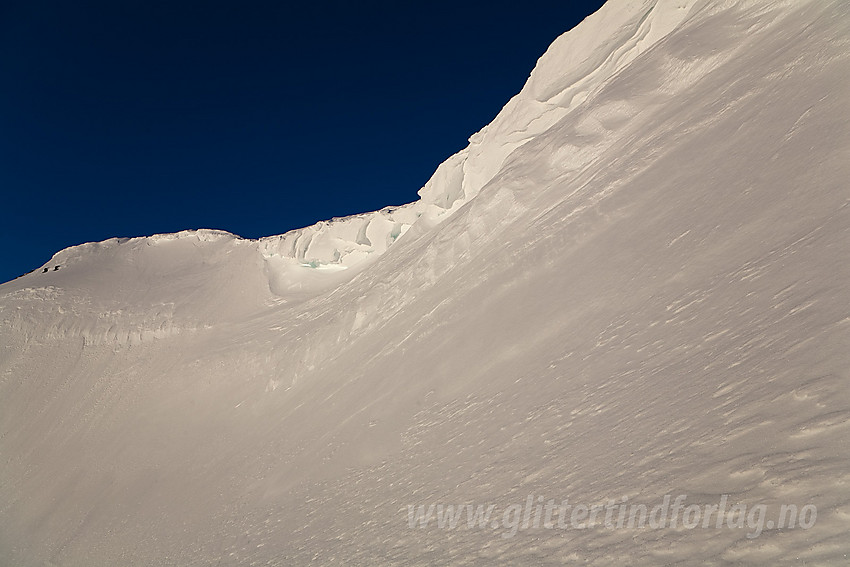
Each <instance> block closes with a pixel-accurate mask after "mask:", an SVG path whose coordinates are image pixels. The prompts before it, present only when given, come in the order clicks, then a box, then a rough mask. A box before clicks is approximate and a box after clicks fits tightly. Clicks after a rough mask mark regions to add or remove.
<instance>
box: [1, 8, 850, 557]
mask: <svg viewBox="0 0 850 567" xmlns="http://www.w3.org/2000/svg"><path fill="white" fill-rule="evenodd" d="M848 103H850V5H849V4H848V3H847V2H846V1H844V0H784V1H783V0H776V1H769V0H716V1H709V0H657V1H655V0H611V1H610V2H609V3H608V4H606V5H605V6H604V7H603V8H602V9H601V10H600V11H599V12H598V13H596V14H594V15H592V16H590V17H589V18H587V20H585V22H583V23H582V24H581V25H579V26H578V27H577V28H576V29H574V30H572V31H570V32H568V33H566V34H564V35H563V36H561V37H560V38H558V39H557V40H556V41H555V42H554V43H553V45H552V46H551V48H550V49H549V50H548V51H547V53H546V54H545V55H544V56H543V57H542V58H541V59H540V61H539V62H538V64H537V66H536V67H535V69H534V71H533V72H532V74H531V77H530V79H529V80H528V82H527V83H526V85H525V86H524V87H523V89H522V90H521V91H520V93H519V94H518V95H516V96H515V97H514V98H513V99H511V101H510V102H508V104H507V105H506V106H505V108H504V110H503V111H502V112H501V113H500V114H499V115H498V116H497V117H496V118H495V119H494V121H493V122H492V123H491V124H490V125H488V126H486V127H485V128H484V129H483V130H481V131H480V132H478V133H477V134H475V135H474V136H472V137H471V138H470V144H469V146H468V147H467V148H466V149H465V150H463V151H461V152H459V153H458V154H456V155H455V156H452V157H451V158H449V159H448V160H447V161H446V162H445V163H443V164H442V165H440V166H439V167H438V168H437V171H436V172H435V174H434V176H433V178H432V179H431V180H430V181H429V182H428V183H427V184H426V185H425V187H423V188H422V190H421V191H420V197H421V199H420V200H419V201H417V202H415V203H411V204H409V205H404V206H401V207H394V208H387V209H383V210H381V211H376V212H373V213H366V214H362V215H355V216H352V217H346V218H341V219H333V220H332V221H328V222H323V223H318V224H317V225H314V226H311V227H307V228H303V229H299V230H296V231H292V232H289V233H286V234H284V235H281V236H274V237H268V238H264V239H261V240H259V241H256V240H247V239H242V238H240V237H237V236H235V235H232V234H230V233H227V232H223V231H213V230H197V231H185V232H181V233H178V234H171V235H156V236H151V237H145V238H132V239H112V240H107V241H104V242H99V243H89V244H84V245H81V246H76V247H73V248H69V249H66V250H63V251H61V252H59V253H57V254H56V255H55V256H54V258H53V259H52V260H51V261H50V262H49V263H48V264H46V265H45V266H44V268H46V270H47V271H45V270H44V269H39V270H36V271H35V272H33V273H31V274H28V275H26V276H23V277H21V278H18V279H17V280H14V281H12V282H8V283H6V284H3V285H2V286H0V565H20V566H46V565H51V566H58V565H61V566H101V565H102V566H113V565H125V566H135V565H139V566H141V565H146V566H147V565H181V566H184V565H186V566H189V565H198V566H200V565H304V564H308V563H311V564H316V565H331V564H343V565H497V564H501V565H562V564H568V565H571V564H584V565H648V566H649V565H652V566H654V565H735V564H746V565H783V564H789V565H791V564H793V565H847V564H848V558H847V556H848V553H850V538H848V537H847V536H848V533H850V504H848V502H850V443H848V433H850V382H849V381H850V348H848V347H850V286H848V281H850V267H848V266H850V206H848V204H850V188H848V179H850V115H848V112H847V108H848ZM667 494H669V495H673V496H674V497H675V496H676V495H679V494H684V495H687V497H688V504H692V503H696V504H700V505H702V504H712V503H716V502H717V501H718V500H719V499H720V498H721V497H722V495H728V496H729V498H730V499H731V500H730V501H734V502H739V503H744V504H746V505H749V506H755V505H759V504H763V505H765V506H767V510H768V512H767V514H768V517H770V518H771V520H776V515H775V513H776V511H777V510H778V508H779V506H781V505H783V504H792V505H796V506H798V507H802V506H804V505H812V506H816V508H817V521H816V522H815V523H814V525H812V526H811V527H809V528H808V529H801V528H799V527H797V528H796V529H779V528H770V527H769V526H767V527H765V528H764V530H763V531H762V533H760V535H759V536H758V537H747V534H748V533H751V532H752V530H750V529H747V528H744V529H732V528H728V527H726V526H723V527H721V528H714V527H713V525H712V527H705V528H703V527H698V528H696V529H687V528H685V527H683V526H682V525H681V524H680V525H679V526H678V527H675V528H674V527H669V526H668V527H666V528H663V529H650V528H648V527H645V528H642V529H641V528H633V529H630V528H621V529H610V528H607V527H605V526H602V525H598V526H593V527H589V528H587V529H575V528H569V529H544V528H542V527H538V528H533V527H531V528H529V529H520V530H519V531H517V533H516V534H515V535H514V536H513V537H505V535H506V534H505V530H504V529H496V528H492V527H491V526H487V527H484V528H476V527H472V528H470V527H468V526H467V525H466V523H465V521H462V522H461V524H462V525H460V526H459V527H457V528H456V529H448V528H439V527H437V526H435V525H430V526H428V527H424V528H423V527H409V524H408V506H409V505H414V506H419V505H426V506H427V505H429V504H442V505H449V504H476V505H477V504H484V505H491V504H492V505H495V506H496V507H497V508H496V510H497V512H496V514H497V516H494V517H495V518H496V519H498V520H501V519H502V516H501V511H502V510H505V509H506V508H508V507H509V506H511V505H515V504H523V503H524V502H525V501H526V498H527V497H529V495H531V496H533V497H534V498H537V497H538V496H540V497H544V498H545V499H546V500H548V499H554V500H556V501H557V502H558V503H560V502H561V501H562V500H566V499H569V501H570V503H574V504H586V505H597V504H600V503H601V504H604V503H606V502H608V501H609V500H611V499H618V500H619V501H622V500H623V499H624V498H628V500H629V502H632V503H644V504H647V505H648V506H652V505H654V504H656V503H659V502H661V501H662V498H663V496H664V495H667Z"/></svg>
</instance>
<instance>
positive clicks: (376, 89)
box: [0, 0, 603, 281]
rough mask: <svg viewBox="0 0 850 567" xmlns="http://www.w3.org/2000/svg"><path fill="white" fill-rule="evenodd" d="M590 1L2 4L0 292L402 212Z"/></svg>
mask: <svg viewBox="0 0 850 567" xmlns="http://www.w3.org/2000/svg"><path fill="white" fill-rule="evenodd" d="M602 3H603V2H602V0H597V1H588V2H570V1H565V0H560V1H548V0H543V1H539V2H534V3H523V2H498V1H491V2H475V1H472V2H436V1H435V2H422V3H413V2H411V3H404V2H401V3H400V2H315V3H304V4H301V3H291V2H283V1H275V2H273V1H262V0H243V1H239V2H236V1H235V0H234V1H231V2H220V1H216V0H211V1H210V0H207V1H181V0H167V1H160V0H141V1H137V0H98V1H85V0H83V1H80V2H67V1H64V0H62V1H59V0H55V1H51V0H48V1H43V0H27V1H26V2H3V3H2V4H0V199H2V208H0V210H2V214H1V215H0V227H2V228H0V231H2V232H0V237H2V243H3V244H2V252H0V281H7V280H9V279H12V278H14V277H16V276H18V275H20V274H22V273H24V272H27V271H29V270H32V269H34V268H36V267H38V266H39V265H41V264H43V263H44V262H46V261H47V260H48V259H49V258H50V256H51V255H52V254H53V253H54V252H56V251H58V250H60V249H62V248H64V247H66V246H71V245H74V244H79V243H82V242H87V241H95V240H103V239H106V238H110V237H112V236H140V235H148V234H154V233H159V232H175V231H178V230H183V229H188V228H201V227H204V228H219V229H224V230H228V231H231V232H234V233H237V234H240V235H242V236H245V237H252V238H256V237H260V236H267V235H271V234H280V233H283V232H286V231H287V230H290V229H293V228H298V227H300V226H305V225H309V224H312V223H314V222H316V221H319V220H322V219H327V218H330V217H333V216H344V215H348V214H352V213H357V212H364V211H369V210H374V209H378V208H381V207H383V206H386V205H398V204H403V203H406V202H410V201H413V200H415V199H416V198H417V195H416V192H417V191H418V190H419V188H420V187H421V186H422V185H423V184H424V183H425V182H426V181H427V180H428V178H429V177H430V175H431V173H433V171H434V169H435V168H436V167H437V165H438V164H439V163H440V162H441V161H443V160H444V159H445V158H447V157H448V156H449V155H451V154H453V153H454V152H456V151H458V150H460V149H462V148H463V147H464V146H466V141H467V138H468V137H469V136H470V135H471V134H472V133H474V132H475V131H477V130H478V129H480V128H481V127H482V126H484V125H486V124H487V123H488V122H489V121H490V120H492V118H493V117H494V116H495V115H496V113H498V111H499V110H500V109H501V108H502V106H503V105H504V104H505V103H506V102H507V101H508V99H509V98H510V97H511V96H513V95H514V94H516V93H517V92H518V91H519V90H520V88H521V87H522V85H523V83H524V82H525V79H526V78H527V76H528V74H529V72H530V71H531V69H532V68H533V66H534V63H535V61H536V60H537V58H538V57H539V56H540V55H542V53H543V52H544V51H545V50H546V48H547V47H548V45H549V44H550V43H551V42H552V41H553V40H554V39H555V38H556V37H557V36H558V35H560V34H561V33H563V32H564V31H566V30H567V29H569V28H571V27H573V26H575V25H576V24H577V23H578V22H579V21H581V19H583V18H584V17H585V16H586V15H587V14H589V13H591V12H593V11H595V10H596V9H598V8H599V6H600V5H601V4H602Z"/></svg>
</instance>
